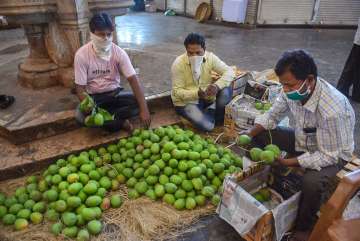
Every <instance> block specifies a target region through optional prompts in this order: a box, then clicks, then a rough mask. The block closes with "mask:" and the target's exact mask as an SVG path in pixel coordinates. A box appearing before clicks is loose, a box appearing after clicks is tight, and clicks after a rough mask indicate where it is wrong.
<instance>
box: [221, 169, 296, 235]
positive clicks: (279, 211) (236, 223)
mask: <svg viewBox="0 0 360 241" xmlns="http://www.w3.org/2000/svg"><path fill="white" fill-rule="evenodd" d="M269 173H270V171H269V168H265V169H264V170H263V171H261V172H258V173H255V174H254V175H253V176H251V177H248V178H246V179H244V180H243V181H241V182H239V183H236V182H235V180H234V179H233V178H232V177H231V176H228V177H226V178H225V180H224V183H223V190H224V191H223V195H222V200H221V202H220V204H219V206H218V208H217V213H218V214H219V216H220V218H222V219H223V220H225V221H226V222H228V223H229V224H230V225H231V226H233V227H234V228H235V230H236V231H237V232H238V233H239V234H240V235H241V236H244V235H246V234H247V233H248V232H250V230H251V229H252V228H253V227H254V226H255V224H256V222H257V221H258V220H259V219H260V218H261V217H262V216H263V215H264V214H266V213H267V212H272V214H273V217H274V226H275V237H274V238H275V240H277V241H280V240H281V238H282V237H283V236H284V234H285V233H286V232H287V231H289V230H290V229H291V227H292V225H293V223H294V221H295V219H296V216H297V211H298V204H299V200H300V192H298V193H296V194H295V195H293V196H292V197H290V198H289V199H287V200H285V201H283V202H281V203H280V204H279V203H278V204H276V205H269V203H264V204H262V203H260V202H258V201H257V200H256V199H255V198H254V197H253V196H252V195H251V193H253V192H254V191H256V190H258V189H259V188H261V187H264V186H265V185H266V180H267V178H268V175H269ZM270 204H271V203H270Z"/></svg>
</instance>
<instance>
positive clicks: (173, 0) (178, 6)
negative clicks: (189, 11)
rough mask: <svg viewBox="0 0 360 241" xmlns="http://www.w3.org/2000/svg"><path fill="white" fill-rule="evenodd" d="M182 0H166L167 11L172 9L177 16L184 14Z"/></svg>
mask: <svg viewBox="0 0 360 241" xmlns="http://www.w3.org/2000/svg"><path fill="white" fill-rule="evenodd" d="M184 3H185V2H184V0H167V9H172V10H174V11H175V12H176V13H178V14H184V10H185V9H184V7H185V4H184Z"/></svg>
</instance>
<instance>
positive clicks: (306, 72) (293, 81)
mask: <svg viewBox="0 0 360 241" xmlns="http://www.w3.org/2000/svg"><path fill="white" fill-rule="evenodd" d="M275 72H276V74H277V75H278V76H279V79H280V82H281V84H282V86H283V92H282V93H281V94H280V96H279V97H278V98H277V100H276V101H275V103H274V104H273V106H272V108H271V109H270V110H269V111H268V112H266V113H265V114H263V115H262V116H260V117H258V118H257V119H256V120H255V126H254V127H253V128H252V129H250V130H249V131H248V135H249V136H251V137H252V140H253V145H255V146H258V147H261V148H263V147H264V146H266V145H267V144H270V139H272V143H273V144H276V145H278V146H279V148H280V149H281V150H284V151H286V152H287V153H288V157H287V158H278V160H277V163H278V164H279V165H280V166H285V167H302V168H303V169H304V170H305V174H304V176H303V180H302V190H301V191H302V197H301V200H300V207H299V212H298V217H297V221H296V232H295V235H294V237H293V240H307V238H308V237H309V234H310V232H311V229H312V227H313V225H314V224H315V222H316V219H317V216H316V213H317V212H318V210H319V208H320V205H321V203H323V202H324V201H326V200H324V198H326V197H325V196H326V195H329V193H326V192H329V189H330V185H329V183H330V182H331V181H332V180H333V178H334V177H335V176H336V174H337V172H338V171H340V170H341V169H342V167H343V165H344V164H345V163H346V162H347V161H349V160H351V158H352V153H353V150H354V136H353V134H354V125H355V115H354V111H353V108H352V107H351V105H350V103H349V101H348V100H347V98H346V97H345V96H344V95H343V94H341V93H340V92H339V91H338V90H337V89H335V88H334V87H333V86H331V85H330V84H329V83H328V82H326V81H324V80H322V79H320V78H318V76H317V67H316V65H315V62H314V60H313V58H312V57H311V56H310V55H309V54H308V53H307V52H305V51H303V50H294V51H288V52H285V53H284V54H283V55H282V56H281V58H280V60H279V61H278V63H277V64H276V67H275ZM288 114H290V115H291V116H292V117H293V119H294V121H295V125H294V126H293V129H290V128H284V127H279V126H277V124H278V123H279V122H280V121H281V120H282V118H283V117H284V116H285V115H288ZM268 130H270V133H271V137H270V134H269V131H268Z"/></svg>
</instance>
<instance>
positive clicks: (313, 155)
mask: <svg viewBox="0 0 360 241" xmlns="http://www.w3.org/2000/svg"><path fill="white" fill-rule="evenodd" d="M289 111H290V113H291V114H292V116H293V118H294V120H295V149H296V151H299V152H304V154H302V155H300V156H298V158H297V159H298V161H299V164H300V166H302V167H304V168H309V169H315V170H321V168H322V167H327V166H330V165H334V164H336V163H337V162H338V160H339V159H340V158H341V159H343V160H345V161H349V160H350V159H351V158H352V153H353V151H354V126H355V114H354V110H353V108H352V106H351V105H350V103H349V101H348V99H347V98H346V97H345V96H344V95H342V94H341V93H340V92H339V91H338V90H337V89H335V88H334V87H333V86H331V85H330V84H329V83H328V82H326V81H324V80H322V79H320V78H318V80H317V82H316V86H315V90H314V92H313V94H312V96H311V97H310V99H309V100H308V101H307V102H306V103H305V105H302V104H301V103H300V102H299V101H293V100H290V99H288V98H287V97H286V95H285V93H284V92H282V93H281V94H280V95H279V97H278V98H277V99H276V101H275V103H274V105H273V107H272V108H271V109H270V110H269V111H268V112H266V113H265V114H263V115H261V116H259V117H258V118H257V119H256V120H255V123H257V124H260V125H262V126H263V127H264V128H265V129H274V128H275V127H276V126H277V124H278V123H279V121H280V120H281V119H282V118H283V117H284V116H285V115H286V114H287V113H288V112H289ZM304 128H316V131H315V132H313V133H306V132H305V131H304Z"/></svg>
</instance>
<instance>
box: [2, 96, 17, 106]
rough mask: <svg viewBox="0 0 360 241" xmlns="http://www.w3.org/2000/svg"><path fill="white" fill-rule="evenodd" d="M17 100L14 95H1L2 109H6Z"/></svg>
mask: <svg viewBox="0 0 360 241" xmlns="http://www.w3.org/2000/svg"><path fill="white" fill-rule="evenodd" d="M14 102H15V97H14V96H8V95H0V109H6V108H8V107H9V106H10V105H12V104H13V103H14Z"/></svg>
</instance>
